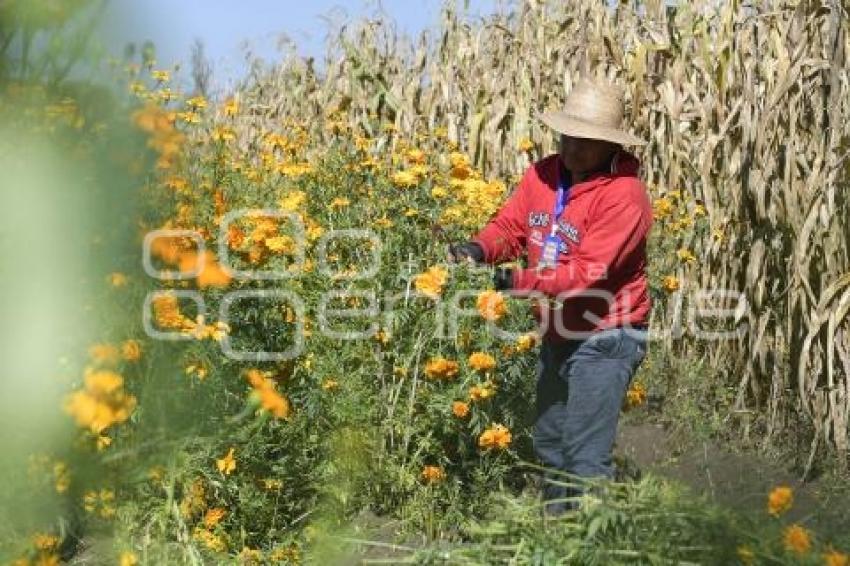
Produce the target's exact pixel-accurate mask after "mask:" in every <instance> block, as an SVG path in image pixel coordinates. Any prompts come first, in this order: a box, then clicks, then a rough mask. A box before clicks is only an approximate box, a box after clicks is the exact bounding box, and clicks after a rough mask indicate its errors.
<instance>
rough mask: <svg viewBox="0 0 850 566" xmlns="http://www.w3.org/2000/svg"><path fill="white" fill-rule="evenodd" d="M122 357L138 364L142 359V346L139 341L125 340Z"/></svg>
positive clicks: (122, 346)
mask: <svg viewBox="0 0 850 566" xmlns="http://www.w3.org/2000/svg"><path fill="white" fill-rule="evenodd" d="M121 357H122V358H124V359H125V360H127V361H128V362H137V361H139V359H140V358H141V357H142V345H141V343H140V342H139V341H138V340H132V339H131V340H125V341H124V342H122V343H121Z"/></svg>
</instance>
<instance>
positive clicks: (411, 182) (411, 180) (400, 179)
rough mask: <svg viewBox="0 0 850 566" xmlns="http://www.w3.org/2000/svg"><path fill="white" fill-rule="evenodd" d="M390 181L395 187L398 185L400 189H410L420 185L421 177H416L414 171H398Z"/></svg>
mask: <svg viewBox="0 0 850 566" xmlns="http://www.w3.org/2000/svg"><path fill="white" fill-rule="evenodd" d="M390 180H391V181H392V182H393V184H394V185H398V186H400V187H404V188H409V187H413V186H416V184H417V183H419V176H418V175H416V173H414V172H413V171H410V170H407V171H397V172H395V173H393V175H392V177H390Z"/></svg>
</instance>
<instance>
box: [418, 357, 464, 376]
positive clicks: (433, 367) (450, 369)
mask: <svg viewBox="0 0 850 566" xmlns="http://www.w3.org/2000/svg"><path fill="white" fill-rule="evenodd" d="M457 372H458V363H457V362H455V361H452V360H447V359H446V358H443V357H439V358H433V359H431V360H429V361H428V363H426V364H425V375H426V376H427V377H429V378H431V379H451V378H452V377H454V376H456V375H457Z"/></svg>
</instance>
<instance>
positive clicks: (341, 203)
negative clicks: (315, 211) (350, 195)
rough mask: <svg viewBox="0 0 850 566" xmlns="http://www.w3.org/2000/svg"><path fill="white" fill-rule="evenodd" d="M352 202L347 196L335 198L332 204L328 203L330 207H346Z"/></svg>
mask: <svg viewBox="0 0 850 566" xmlns="http://www.w3.org/2000/svg"><path fill="white" fill-rule="evenodd" d="M350 204H351V201H350V200H348V199H347V198H345V197H336V198H335V199H333V200H332V201H331V202H330V204H328V208H345V207H347V206H348V205H350Z"/></svg>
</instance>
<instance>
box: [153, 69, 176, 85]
mask: <svg viewBox="0 0 850 566" xmlns="http://www.w3.org/2000/svg"><path fill="white" fill-rule="evenodd" d="M151 78H153V80H155V81H158V82H161V83H167V82H168V81H170V80H171V75H170V74H169V72H168V71H151Z"/></svg>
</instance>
